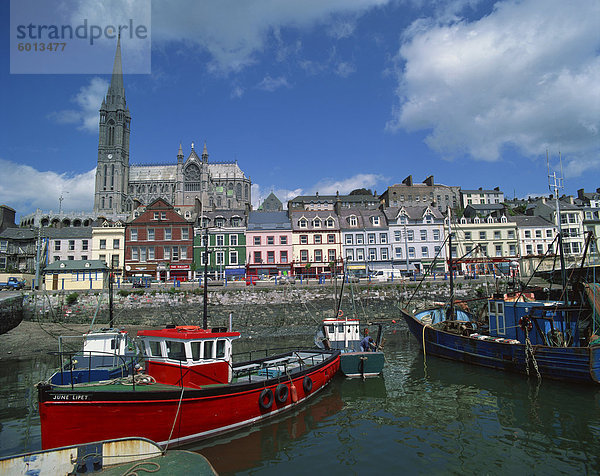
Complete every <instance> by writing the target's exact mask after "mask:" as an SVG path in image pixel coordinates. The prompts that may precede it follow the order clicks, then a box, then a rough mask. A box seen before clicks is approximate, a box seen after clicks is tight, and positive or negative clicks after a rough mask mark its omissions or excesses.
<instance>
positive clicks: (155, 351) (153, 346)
mask: <svg viewBox="0 0 600 476" xmlns="http://www.w3.org/2000/svg"><path fill="white" fill-rule="evenodd" d="M148 349H149V350H150V356H152V357H162V351H161V349H160V341H155V340H151V341H148Z"/></svg>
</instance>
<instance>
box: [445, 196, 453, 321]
mask: <svg viewBox="0 0 600 476" xmlns="http://www.w3.org/2000/svg"><path fill="white" fill-rule="evenodd" d="M448 266H449V267H450V307H449V308H448V315H447V316H446V319H448V318H449V319H450V320H452V319H454V264H453V263H452V217H451V211H450V207H448Z"/></svg>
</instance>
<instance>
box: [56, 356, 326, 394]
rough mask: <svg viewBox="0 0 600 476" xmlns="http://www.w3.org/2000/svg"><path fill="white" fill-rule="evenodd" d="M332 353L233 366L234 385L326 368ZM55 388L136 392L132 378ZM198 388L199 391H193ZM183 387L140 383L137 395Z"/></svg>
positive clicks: (137, 384)
mask: <svg viewBox="0 0 600 476" xmlns="http://www.w3.org/2000/svg"><path fill="white" fill-rule="evenodd" d="M330 356H331V354H330V353H322V352H310V351H301V352H292V353H290V354H288V355H282V356H278V357H277V358H272V359H269V358H267V359H262V360H259V361H253V362H242V363H240V364H237V365H236V364H234V365H233V369H232V370H233V378H232V382H231V383H254V382H262V381H266V380H269V379H274V378H279V377H283V378H288V377H293V376H294V375H295V374H298V373H299V372H302V371H304V370H306V369H308V368H311V367H314V366H316V365H319V364H322V363H323V362H325V361H326V360H327V359H328V358H330ZM225 385H228V384H211V385H203V386H202V387H201V388H215V387H222V386H225ZM54 387H55V388H61V389H65V390H72V391H76V392H82V393H83V392H91V391H98V392H102V391H107V390H110V391H112V392H129V391H131V390H133V389H134V385H133V383H132V382H131V378H130V377H129V378H122V379H115V380H113V381H108V382H95V383H81V384H75V385H73V387H71V385H61V386H58V385H55V386H54ZM189 388H197V387H189ZM180 389H181V386H180V385H168V384H163V383H150V384H148V383H136V384H135V391H136V392H138V391H141V392H144V391H147V392H150V391H157V390H162V391H166V390H180Z"/></svg>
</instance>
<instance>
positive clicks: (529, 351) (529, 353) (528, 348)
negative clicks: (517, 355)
mask: <svg viewBox="0 0 600 476" xmlns="http://www.w3.org/2000/svg"><path fill="white" fill-rule="evenodd" d="M530 359H531V362H532V363H533V368H534V369H535V372H536V374H537V378H538V380H541V379H542V376H541V375H540V370H539V369H538V364H537V361H536V360H535V355H534V352H533V346H532V345H531V341H530V340H529V336H528V335H525V365H526V371H527V376H529V360H530Z"/></svg>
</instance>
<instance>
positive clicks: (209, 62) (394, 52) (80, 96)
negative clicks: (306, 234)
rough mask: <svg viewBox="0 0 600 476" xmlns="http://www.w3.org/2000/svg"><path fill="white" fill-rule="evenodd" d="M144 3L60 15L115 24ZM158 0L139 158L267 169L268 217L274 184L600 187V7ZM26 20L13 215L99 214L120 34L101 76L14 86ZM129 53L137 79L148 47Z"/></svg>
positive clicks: (5, 180)
mask: <svg viewBox="0 0 600 476" xmlns="http://www.w3.org/2000/svg"><path fill="white" fill-rule="evenodd" d="M15 1H18V0H15ZM28 1H30V0H28ZM37 1H40V0H37ZM135 1H144V0H119V1H116V0H105V1H100V0H81V1H76V0H56V2H54V4H55V5H56V6H57V11H58V10H61V9H62V10H63V11H66V12H67V14H72V15H73V16H74V15H75V14H78V15H85V18H89V20H90V23H92V22H98V23H101V22H102V21H103V20H104V19H105V18H104V17H106V16H108V15H109V14H110V15H121V16H123V18H127V15H131V11H129V10H130V9H132V8H134V7H132V4H133V3H134V2H135ZM146 1H148V0H146ZM21 5H25V4H21ZM148 5H149V8H151V25H150V26H151V29H150V28H149V31H150V32H151V42H149V45H150V49H149V52H148V55H150V60H151V61H150V67H149V68H148V71H144V72H142V74H125V76H124V83H125V91H126V98H127V104H128V106H129V109H130V112H131V116H132V122H131V144H130V163H131V164H151V163H164V164H166V163H168V164H174V163H176V155H177V150H178V148H179V144H180V143H181V144H182V147H183V151H184V154H185V155H186V157H187V155H188V154H189V153H190V149H191V143H192V142H194V143H195V147H196V148H198V149H199V148H201V147H202V145H203V144H204V143H206V145H207V149H208V153H209V160H211V161H232V160H237V161H238V164H239V166H240V167H241V169H242V170H243V171H244V172H245V174H246V175H247V176H250V178H251V180H252V183H253V187H252V194H253V196H252V201H253V205H254V206H255V207H256V206H258V204H259V203H260V202H261V201H262V199H264V198H265V197H266V196H267V195H268V194H269V193H270V192H274V193H275V194H276V195H277V196H278V197H279V198H280V199H281V200H282V201H284V203H285V201H287V200H288V199H290V198H293V197H294V196H297V195H302V194H305V195H306V194H314V193H316V192H318V193H320V194H334V193H336V191H339V192H340V193H342V194H343V193H349V192H350V191H352V190H353V189H356V188H368V189H371V190H373V191H376V192H377V193H378V194H380V193H382V192H383V191H384V190H385V189H386V187H387V186H389V185H392V184H395V183H399V182H401V181H402V180H403V179H404V178H405V177H407V176H408V175H412V176H413V180H414V181H415V182H421V181H423V180H425V179H426V178H427V177H428V176H430V175H433V176H434V179H435V182H436V183H440V184H445V185H458V186H460V187H462V188H463V189H477V188H479V187H483V188H484V189H491V188H494V187H500V189H501V190H502V191H503V192H504V193H505V195H506V196H507V197H509V198H512V197H514V196H516V197H520V198H524V197H527V196H531V195H543V194H546V195H547V194H548V193H549V189H548V169H547V161H546V156H547V155H548V157H549V159H550V160H549V162H550V169H551V172H552V171H555V172H557V174H558V175H561V176H562V177H563V178H564V180H563V184H564V188H563V189H561V190H560V192H561V193H566V194H572V195H576V193H577V190H578V189H581V188H584V189H585V190H586V191H588V192H589V191H593V190H596V189H597V188H599V187H600V81H599V80H598V78H600V28H599V27H598V25H600V3H599V2H598V1H597V0H572V1H570V2H564V1H563V0H522V1H509V0H506V1H496V2H490V1H478V0H448V1H444V0H429V1H426V0H302V1H297V0H293V1H292V0H289V1H288V0H214V1H208V0H201V1H197V0H152V2H151V4H150V3H148ZM150 5H151V7H150ZM128 9H129V10H128ZM10 13H11V11H10V2H9V1H8V0H0V24H1V25H2V31H3V32H4V33H3V34H2V35H0V61H1V72H0V99H1V101H2V109H3V111H2V114H1V115H0V120H1V127H0V131H1V133H0V204H5V205H8V206H10V207H12V208H14V209H15V210H17V213H18V216H25V215H27V214H28V213H31V212H33V211H34V210H35V209H36V208H40V209H42V210H44V211H50V210H54V211H57V210H58V209H59V207H62V210H63V211H78V210H88V211H89V210H91V209H92V208H93V191H94V174H95V167H96V163H97V147H98V109H99V108H100V104H101V102H102V98H103V96H104V95H105V94H106V90H107V87H108V84H109V81H110V74H109V73H110V71H111V70H112V61H113V57H114V51H115V46H116V43H115V40H114V39H112V40H110V39H106V41H105V42H104V45H103V48H100V47H99V48H98V49H90V51H92V54H89V55H88V56H87V59H88V61H89V62H90V63H91V64H94V65H96V66H97V70H98V72H97V73H89V72H86V73H80V74H78V73H77V72H75V73H72V74H40V73H38V74H11V55H14V54H16V53H15V52H14V51H13V49H14V47H15V45H14V44H13V43H11V39H12V37H11V35H12V33H11V34H9V33H8V32H9V30H10V27H11V26H13V25H12V24H11V20H10ZM26 13H27V12H26ZM121 46H122V59H123V68H124V70H125V72H126V73H127V72H128V71H136V70H135V67H137V66H138V65H137V63H136V61H137V59H139V57H140V55H141V53H140V50H139V48H138V46H137V45H136V44H134V43H133V42H132V41H128V39H127V38H123V39H122V41H121ZM101 50H102V51H103V52H104V54H100V53H101ZM96 52H97V54H96ZM38 55H39V53H38ZM32 58H35V57H34V56H32ZM37 58H39V56H37ZM73 66H75V68H74V69H75V70H77V67H79V66H80V64H79V63H77V62H75V63H74V64H73ZM83 69H84V64H83V62H82V63H81V70H83ZM143 69H144V67H143V66H142V67H140V68H138V70H137V71H140V70H143ZM559 157H561V158H562V170H561V162H560V161H559ZM61 197H62V200H61Z"/></svg>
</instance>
